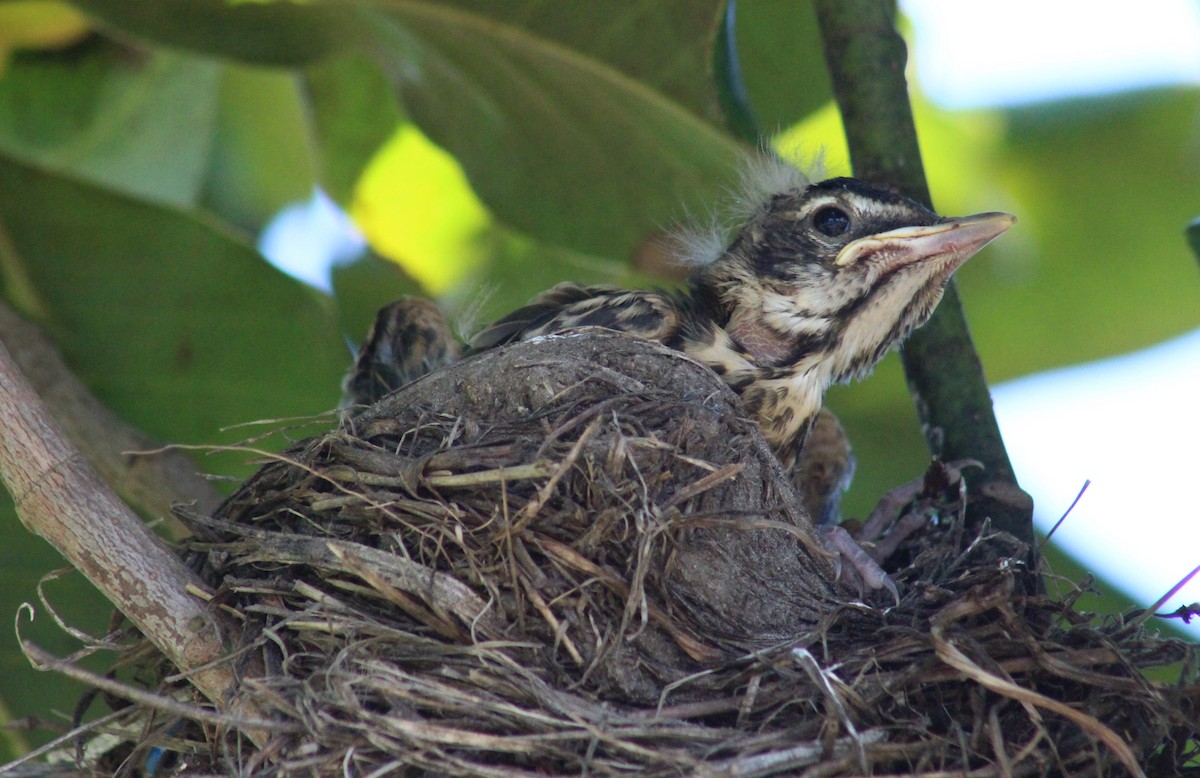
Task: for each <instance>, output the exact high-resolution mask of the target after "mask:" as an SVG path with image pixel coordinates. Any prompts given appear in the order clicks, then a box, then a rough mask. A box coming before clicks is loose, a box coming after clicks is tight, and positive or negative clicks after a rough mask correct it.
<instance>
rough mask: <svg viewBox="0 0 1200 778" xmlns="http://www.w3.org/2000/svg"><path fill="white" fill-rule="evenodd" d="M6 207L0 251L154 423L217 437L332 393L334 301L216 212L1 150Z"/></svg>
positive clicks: (137, 416)
mask: <svg viewBox="0 0 1200 778" xmlns="http://www.w3.org/2000/svg"><path fill="white" fill-rule="evenodd" d="M0 219H2V220H3V226H4V228H5V230H6V231H7V234H8V237H9V238H10V241H11V246H12V249H13V251H12V252H11V253H6V254H5V255H4V256H3V257H0V259H2V261H3V262H4V263H5V264H6V265H7V266H12V265H14V264H19V265H20V267H19V271H20V272H21V273H23V274H24V275H25V277H27V278H28V279H29V281H30V283H31V285H32V287H33V290H34V292H35V294H36V295H37V296H38V297H39V298H40V303H41V307H42V309H43V310H44V311H47V312H48V319H47V320H46V321H45V322H43V323H44V324H45V325H46V326H47V328H48V329H49V330H50V332H51V334H52V335H53V337H54V338H55V340H56V341H57V342H58V344H59V346H60V348H61V349H62V351H63V353H64V356H65V357H66V358H67V361H68V362H69V363H70V364H71V366H72V367H73V368H74V369H75V370H76V371H77V372H78V373H79V374H80V376H81V377H82V378H83V379H84V380H85V381H86V382H87V383H88V384H89V385H90V386H91V387H92V388H93V390H94V391H95V392H96V393H97V394H98V395H99V396H100V398H101V399H103V400H105V401H106V402H107V403H108V404H109V405H111V406H112V407H113V408H114V410H116V411H117V412H118V413H120V414H121V415H122V416H124V417H125V418H126V419H128V420H129V421H131V422H133V423H134V424H135V425H137V426H139V427H141V428H142V429H144V430H146V431H148V432H150V433H151V434H153V435H156V436H158V437H160V438H162V439H164V440H168V441H179V442H189V443H198V442H213V441H216V440H218V439H219V437H220V436H219V432H218V431H219V429H220V428H221V427H222V426H225V425H230V424H235V423H239V422H245V421H249V420H253V419H261V418H278V417H280V416H294V415H303V414H313V413H319V412H321V411H323V410H326V409H328V408H330V407H332V406H333V405H334V404H335V402H336V399H337V386H338V377H339V374H340V372H341V370H342V369H343V367H344V364H345V361H346V358H345V347H344V346H343V345H342V343H341V342H340V339H339V337H338V335H337V332H336V327H335V325H334V321H333V316H332V312H331V311H330V309H329V306H328V304H327V303H326V301H324V300H322V299H321V298H320V297H319V295H318V294H317V293H316V292H314V291H312V290H310V289H308V288H307V287H304V286H303V285H302V284H300V283H298V282H296V281H293V280H291V279H289V278H288V277H286V276H284V275H283V274H282V273H279V272H278V271H276V270H275V269H274V268H272V267H270V266H269V265H268V264H266V262H264V261H263V260H262V258H261V257H259V255H258V254H257V253H256V252H255V251H254V249H253V248H252V247H250V246H248V245H247V244H245V243H244V242H242V240H241V239H239V238H237V237H235V236H233V235H232V234H231V233H230V232H229V231H228V230H225V229H223V228H221V227H220V226H219V225H218V224H216V223H214V222H212V221H211V220H208V219H206V218H204V217H198V216H195V215H191V214H188V213H184V212H181V211H176V210H173V209H169V208H165V207H163V206H161V205H155V204H152V203H147V202H144V201H139V200H135V199H132V198H129V197H125V196H122V195H118V194H114V193H112V192H109V191H106V190H103V189H99V188H97V187H95V186H91V185H88V184H85V183H81V182H78V181H74V180H71V179H68V178H65V177H62V176H58V175H54V174H52V173H48V172H46V171H43V170H40V169H38V168H34V167H30V166H27V165H24V164H21V163H18V162H14V161H12V160H8V159H3V158H0ZM206 464H210V463H207V462H206Z"/></svg>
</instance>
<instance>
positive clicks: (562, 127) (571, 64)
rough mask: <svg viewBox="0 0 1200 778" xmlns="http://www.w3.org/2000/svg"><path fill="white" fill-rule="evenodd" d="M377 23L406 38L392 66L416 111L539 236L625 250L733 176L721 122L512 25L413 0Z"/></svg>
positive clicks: (583, 247) (580, 246)
mask: <svg viewBox="0 0 1200 778" xmlns="http://www.w3.org/2000/svg"><path fill="white" fill-rule="evenodd" d="M375 28H376V29H377V30H378V31H379V34H380V36H381V38H382V40H384V41H385V43H386V45H387V46H388V47H389V49H391V50H395V51H406V52H408V57H407V61H405V62H404V67H403V68H402V69H399V70H397V71H396V72H395V73H394V74H393V75H394V76H395V77H396V78H397V79H398V81H399V84H400V89H401V93H402V95H403V96H404V99H405V102H406V105H407V106H408V108H409V110H410V112H411V115H412V116H413V118H414V120H415V121H417V122H418V123H419V124H420V125H421V127H422V129H423V130H424V131H425V133H426V134H427V135H428V136H429V137H430V138H431V139H432V140H433V141H434V142H436V143H437V144H438V145H439V146H442V147H443V148H445V149H447V150H448V151H450V152H451V153H452V154H454V155H455V156H456V157H457V158H458V159H459V160H460V161H461V162H462V164H463V167H464V168H465V169H466V171H467V175H468V177H469V178H470V180H471V183H472V185H473V186H474V187H475V189H476V191H477V192H479V194H480V196H481V197H482V198H483V200H484V202H486V203H487V204H488V206H489V207H490V208H491V209H492V211H493V213H495V215H496V216H497V217H499V218H500V219H501V220H503V221H505V222H507V223H508V224H510V225H512V226H515V227H517V228H518V229H519V230H521V231H523V232H527V233H529V234H530V235H531V236H533V237H535V238H537V239H539V240H542V241H547V242H552V243H560V244H562V245H564V246H569V247H571V248H572V249H575V250H578V251H583V252H586V253H595V254H601V255H608V256H617V257H624V256H626V255H628V254H629V253H630V252H631V250H632V249H633V247H634V246H636V245H637V244H638V242H639V241H641V240H642V239H644V238H645V237H646V235H647V234H648V233H649V232H650V231H652V230H653V229H655V228H657V227H659V226H661V225H662V224H664V223H665V222H667V221H669V220H670V219H672V218H673V217H677V216H679V215H680V214H681V208H692V209H699V208H701V207H702V205H703V204H705V203H708V202H711V199H712V197H713V195H714V194H715V193H717V192H718V191H720V189H721V187H722V186H723V185H725V184H728V183H729V182H730V181H731V180H732V178H733V175H734V163H735V158H736V146H735V145H734V144H733V143H732V141H731V140H730V139H729V138H728V137H727V136H726V135H724V134H722V133H720V132H718V131H717V130H715V129H714V128H713V127H712V126H711V125H709V124H707V123H706V122H704V121H702V120H700V119H698V118H697V117H696V116H695V115H694V114H691V113H689V112H687V111H686V110H684V109H683V108H681V107H680V106H679V105H677V104H676V103H673V102H671V101H670V100H668V99H666V98H665V97H663V96H662V95H661V94H659V93H656V92H653V91H651V90H648V89H646V88H645V87H644V86H643V85H642V84H640V83H639V82H637V81H635V80H633V79H631V78H629V77H627V76H625V75H624V74H622V73H621V72H619V71H617V70H615V69H612V68H609V67H607V66H605V65H603V64H602V63H598V62H596V61H595V60H591V59H588V58H586V57H582V56H580V55H578V54H576V53H574V52H572V51H570V50H567V49H564V48H562V47H560V46H558V45H556V44H553V43H551V42H548V41H545V40H544V39H541V38H538V37H536V36H533V35H530V34H528V33H527V32H525V31H523V30H521V29H519V28H516V27H508V26H505V25H501V24H497V23H495V22H494V21H491V20H489V19H485V18H480V17H478V16H472V15H470V14H466V13H463V12H460V11H454V10H450V9H447V8H445V7H441V6H431V5H418V4H415V3H412V4H410V3H397V4H396V5H395V7H394V10H393V12H392V13H391V14H390V15H387V16H384V15H380V16H379V17H378V24H377V25H375ZM448 96H452V97H451V99H447V98H448Z"/></svg>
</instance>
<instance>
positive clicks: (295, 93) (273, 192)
mask: <svg viewBox="0 0 1200 778" xmlns="http://www.w3.org/2000/svg"><path fill="white" fill-rule="evenodd" d="M297 82H298V79H297V78H296V77H295V76H293V75H292V74H291V73H288V72H284V71H279V70H267V69H265V68H257V67H249V66H246V65H237V64H226V65H225V66H224V67H222V69H221V78H220V101H219V110H218V113H217V122H216V133H215V142H214V147H213V153H212V164H211V166H210V168H209V171H208V173H209V175H208V179H207V181H206V186H205V188H204V200H203V204H204V205H205V206H207V207H209V208H211V209H213V210H214V211H216V212H217V213H218V214H220V215H221V217H222V218H224V219H225V220H227V221H229V222H231V223H233V224H237V225H239V226H242V227H244V228H246V229H248V230H252V231H257V230H258V229H259V228H260V227H262V225H263V224H265V223H266V222H267V221H268V220H269V219H270V218H271V217H273V216H274V215H275V214H276V213H278V212H279V210H280V209H282V208H283V207H284V206H286V205H289V204H291V203H295V202H298V201H301V200H307V199H308V198H309V197H310V196H311V195H312V190H313V185H314V183H315V180H314V178H315V171H314V169H313V167H314V166H313V160H312V156H313V148H312V142H311V136H310V127H309V122H308V119H307V117H306V115H305V106H304V104H303V101H302V100H301V96H300V93H299V89H298V83H297Z"/></svg>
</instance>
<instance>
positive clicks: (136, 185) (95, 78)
mask: <svg viewBox="0 0 1200 778" xmlns="http://www.w3.org/2000/svg"><path fill="white" fill-rule="evenodd" d="M219 74H220V66H219V65H218V64H217V63H215V62H212V61H209V60H204V59H201V58H197V57H193V56H188V55H182V54H174V53H168V52H145V51H138V50H134V49H130V48H128V47H126V46H121V45H117V44H115V43H111V42H106V41H102V40H99V39H96V40H92V41H90V42H88V43H86V44H84V45H81V46H77V47H75V48H74V49H72V50H71V51H70V53H68V54H57V55H56V54H49V53H42V52H23V53H19V54H16V55H14V56H13V58H12V60H11V62H10V63H9V65H8V69H7V71H6V72H5V74H4V76H3V78H0V152H2V153H4V154H7V155H9V156H13V157H17V158H21V159H25V160H27V161H30V162H33V163H36V164H38V165H40V166H42V167H45V168H48V169H51V170H58V171H63V172H69V173H70V174H72V175H74V176H77V177H82V178H85V179H88V180H91V181H94V182H96V183H99V184H102V185H104V186H106V187H109V188H112V189H116V190H119V191H122V192H127V193H129V194H133V195H137V196H140V197H144V198H148V199H152V200H158V201H160V202H164V203H172V204H175V205H190V204H192V203H194V202H195V201H196V199H197V197H198V195H199V192H200V189H201V187H202V185H203V183H204V179H205V175H206V170H207V167H208V161H209V151H210V148H211V143H212V132H213V127H214V126H215V123H216V115H217V86H218V77H219Z"/></svg>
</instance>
